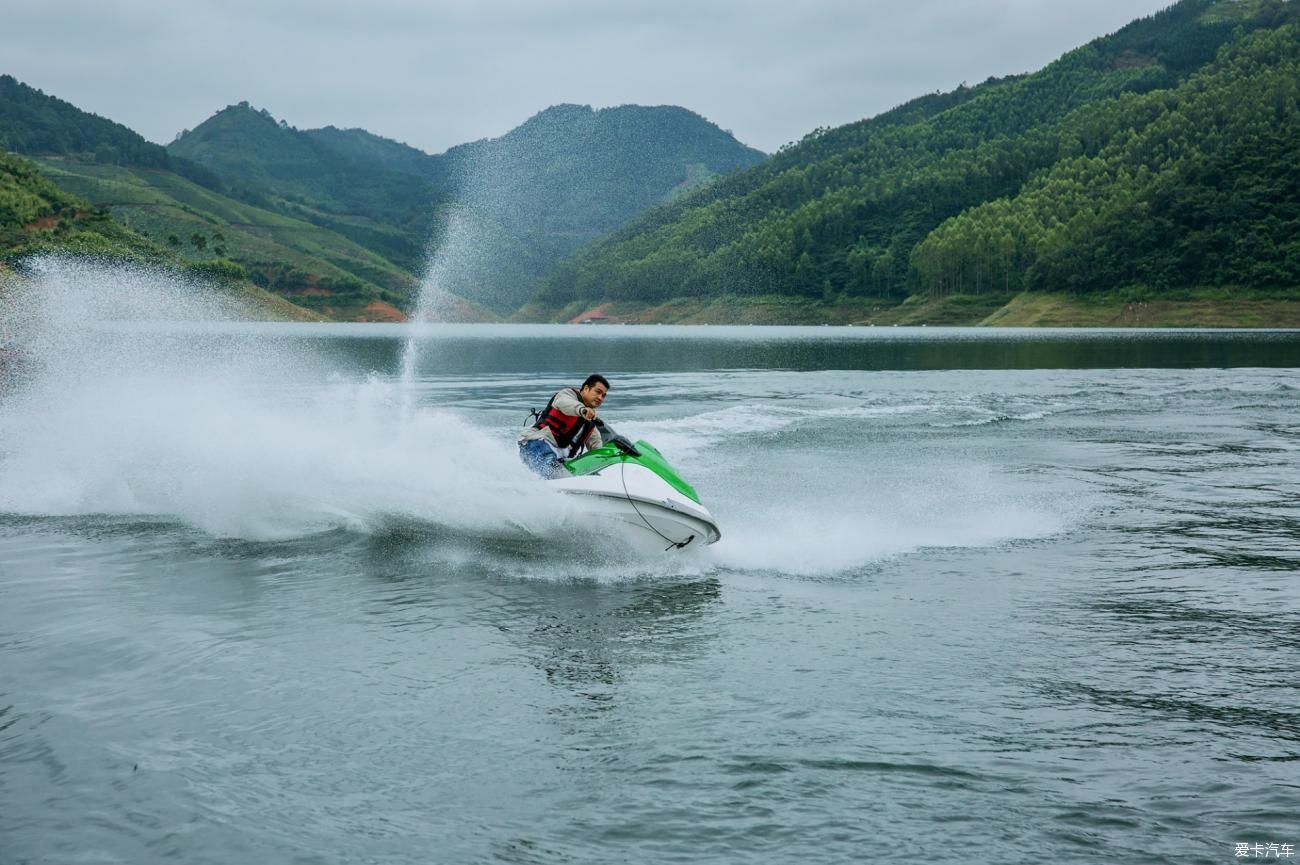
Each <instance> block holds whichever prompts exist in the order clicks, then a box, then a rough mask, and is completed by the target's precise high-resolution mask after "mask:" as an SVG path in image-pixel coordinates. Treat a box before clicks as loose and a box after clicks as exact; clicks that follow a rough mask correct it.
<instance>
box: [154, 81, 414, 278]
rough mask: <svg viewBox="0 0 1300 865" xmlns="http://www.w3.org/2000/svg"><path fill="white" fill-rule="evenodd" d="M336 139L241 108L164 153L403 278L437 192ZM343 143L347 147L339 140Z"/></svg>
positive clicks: (190, 133) (224, 112)
mask: <svg viewBox="0 0 1300 865" xmlns="http://www.w3.org/2000/svg"><path fill="white" fill-rule="evenodd" d="M338 140H340V137H339V136H335V135H329V134H325V135H310V134H307V133H304V132H300V131H299V130H297V129H294V128H293V127H291V126H289V125H288V124H286V123H284V122H283V121H277V120H276V119H275V118H274V117H272V116H271V114H270V113H269V112H267V111H265V110H257V109H255V108H252V107H251V106H249V104H248V103H247V102H241V103H240V104H238V105H232V106H229V107H227V108H224V109H222V110H221V111H218V112H217V113H216V114H214V115H213V116H212V117H209V118H208V119H207V120H205V121H203V123H202V124H200V125H199V126H198V127H196V128H195V129H193V130H192V131H186V132H183V133H182V134H181V135H179V136H178V137H177V139H176V140H175V141H173V142H172V143H171V144H169V145H168V146H167V150H168V152H169V153H170V154H172V155H173V156H178V157H182V158H185V159H188V160H191V161H193V162H197V163H199V164H200V165H203V166H204V167H206V168H209V169H211V170H212V171H214V172H216V173H217V174H218V175H220V176H222V177H228V178H231V179H232V180H234V181H237V182H238V183H240V184H241V186H243V187H246V188H252V189H256V190H259V191H260V192H261V193H262V194H263V195H264V196H265V198H264V199H262V200H261V201H258V202H254V203H259V204H265V205H267V206H269V207H271V208H272V209H275V210H279V211H280V212H282V213H285V214H287V215H290V216H294V217H297V218H299V219H303V220H306V221H308V222H311V223H313V224H315V225H319V226H321V227H324V228H328V229H330V230H331V231H333V232H336V233H338V234H341V235H343V236H344V237H347V238H349V239H351V240H353V241H355V242H356V243H359V244H361V245H363V246H365V247H366V248H368V249H370V250H373V251H374V252H376V253H378V254H380V255H382V256H384V257H385V258H386V259H388V260H389V261H391V262H393V263H394V264H396V265H398V266H399V267H401V268H402V269H403V270H405V271H407V272H408V273H416V272H418V271H419V269H420V268H421V267H422V266H423V263H424V262H423V260H424V249H425V244H426V243H427V241H428V236H429V231H430V226H431V225H432V220H433V216H434V213H433V207H432V203H433V202H434V201H435V200H436V199H437V198H438V197H440V195H439V193H438V191H436V190H434V189H433V188H432V185H431V183H430V182H429V181H428V180H427V179H426V178H425V177H424V176H422V175H413V174H408V173H404V172H400V171H395V170H392V169H389V168H387V167H386V166H385V165H384V164H383V163H381V162H373V161H371V160H369V159H366V158H363V156H362V155H361V154H360V153H358V149H357V148H354V147H345V148H344V149H343V150H335V149H333V148H332V147H330V146H329V145H330V143H332V142H336V141H338ZM343 140H349V139H343Z"/></svg>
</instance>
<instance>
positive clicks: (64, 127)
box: [0, 75, 222, 189]
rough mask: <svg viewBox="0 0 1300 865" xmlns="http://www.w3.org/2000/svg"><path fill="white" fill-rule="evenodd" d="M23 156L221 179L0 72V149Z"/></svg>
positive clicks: (212, 182)
mask: <svg viewBox="0 0 1300 865" xmlns="http://www.w3.org/2000/svg"><path fill="white" fill-rule="evenodd" d="M6 150H8V151H11V152H13V153H19V154H23V155H26V156H75V157H79V158H83V159H87V158H88V159H93V160H94V161H96V162H98V163H100V164H104V165H121V166H133V167H140V168H163V169H167V170H168V171H174V172H176V173H177V174H180V175H182V176H184V177H187V178H189V179H190V180H192V181H194V182H196V183H198V184H200V185H202V186H205V187H207V188H209V189H219V188H220V187H221V186H222V183H221V181H220V180H219V179H218V178H217V177H216V176H215V175H214V174H213V173H212V172H211V171H208V170H207V169H204V168H202V167H201V166H199V165H196V164H195V163H193V162H190V161H188V160H185V159H176V158H174V157H172V156H171V155H170V154H168V152H167V150H166V148H164V147H162V146H161V145H158V144H154V143H153V142H151V141H147V140H145V138H144V137H143V136H141V135H140V134H139V133H137V132H135V131H133V130H131V129H128V128H127V127H125V126H123V125H122V124H120V123H114V122H113V121H112V120H108V119H106V118H103V117H100V116H99V115H98V114H91V113H90V112H87V111H82V110H81V109H80V108H78V107H76V106H75V105H73V104H72V103H70V102H65V101H63V100H62V99H59V98H58V97H56V96H50V95H48V94H46V93H44V92H43V91H41V90H37V89H36V88H34V87H30V86H28V85H26V84H24V83H22V82H21V81H18V80H17V79H15V78H14V77H13V76H12V75H0V152H3V151H6Z"/></svg>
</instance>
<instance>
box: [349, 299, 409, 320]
mask: <svg viewBox="0 0 1300 865" xmlns="http://www.w3.org/2000/svg"><path fill="white" fill-rule="evenodd" d="M356 320H357V321H386V322H403V321H407V318H406V314H405V313H404V312H402V311H401V310H400V309H398V308H397V307H395V306H393V305H392V304H391V303H384V302H383V301H382V300H372V301H371V302H370V303H368V304H366V306H365V308H364V309H362V310H361V312H360V313H358V314H357V318H356Z"/></svg>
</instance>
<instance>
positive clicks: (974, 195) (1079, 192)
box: [537, 0, 1300, 315]
mask: <svg viewBox="0 0 1300 865" xmlns="http://www.w3.org/2000/svg"><path fill="white" fill-rule="evenodd" d="M1298 8H1300V4H1297V3H1295V2H1281V0H1183V2H1180V3H1178V4H1177V5H1175V6H1172V7H1170V8H1169V9H1167V10H1165V11H1163V12H1161V13H1159V14H1157V15H1154V16H1151V17H1149V18H1144V19H1141V20H1138V21H1135V22H1133V23H1132V24H1130V25H1128V26H1127V27H1125V28H1123V29H1122V30H1120V31H1118V32H1117V33H1115V34H1112V35H1111V36H1108V37H1105V38H1101V39H1097V40H1095V41H1093V42H1091V43H1089V44H1088V45H1085V46H1083V47H1082V48H1079V49H1077V50H1075V51H1071V52H1069V53H1068V54H1066V55H1065V56H1063V57H1062V58H1061V59H1060V60H1058V61H1056V62H1055V63H1053V64H1051V65H1049V66H1048V67H1046V68H1044V69H1043V70H1041V71H1039V72H1036V73H1033V74H1030V75H1024V76H1016V77H1012V78H1007V79H1000V80H995V79H990V80H989V81H986V82H984V83H983V84H980V85H978V86H976V87H972V88H966V87H962V88H959V89H958V90H956V91H954V92H952V93H948V94H936V95H931V96H927V97H923V98H921V99H918V100H915V101H913V102H910V103H908V104H906V105H903V106H900V107H899V108H897V109H894V110H893V111H890V112H887V113H885V114H882V115H880V116H878V117H876V118H873V119H870V120H865V121H861V122H859V123H854V124H850V125H847V126H844V127H840V128H837V129H829V130H817V131H815V132H813V133H811V134H810V135H808V136H807V137H805V138H804V139H803V140H802V141H801V142H799V143H798V144H796V145H793V146H790V147H788V148H785V149H783V150H782V151H781V152H779V153H778V154H777V155H776V156H775V157H773V158H772V159H771V160H770V161H768V162H767V163H765V164H763V165H761V166H759V167H757V168H754V169H751V170H749V171H746V172H742V173H740V174H737V175H734V176H732V177H730V178H727V179H725V180H722V181H720V182H718V183H716V184H713V185H711V186H709V187H707V188H705V189H703V190H701V191H698V192H696V193H694V194H690V195H687V196H684V197H682V198H681V199H678V200H677V201H675V202H673V203H671V204H669V205H667V206H664V207H660V208H656V209H654V210H651V211H650V212H649V213H647V214H646V215H644V216H642V217H641V218H640V219H638V220H635V221H634V222H632V223H631V224H629V225H627V226H625V227H623V228H621V229H619V230H618V231H616V232H614V233H613V234H611V235H609V236H608V237H606V238H604V239H602V240H599V241H597V242H596V243H594V244H592V245H590V246H589V247H587V248H586V249H585V250H583V251H582V252H581V253H580V254H579V255H577V256H575V257H573V258H572V259H570V260H569V261H567V262H566V263H565V264H563V265H562V266H561V267H560V268H559V269H558V271H557V272H556V273H555V275H554V276H552V277H551V278H550V279H549V281H548V282H547V283H546V285H545V286H544V288H543V289H542V291H541V292H539V294H538V296H537V304H538V307H540V308H541V310H543V312H544V310H546V309H549V310H551V311H552V312H551V314H555V315H558V314H560V312H559V311H560V310H562V309H567V311H568V313H572V312H573V310H575V309H577V308H580V307H583V306H588V305H594V304H596V303H599V302H603V301H638V302H643V303H658V302H663V301H666V300H669V299H683V298H685V299H691V298H694V299H717V298H720V297H727V296H732V297H736V296H740V297H744V296H750V297H753V296H760V295H762V296H777V297H785V298H791V299H805V300H810V301H811V300H815V301H817V302H841V301H845V300H852V299H854V298H878V299H880V300H881V302H885V303H897V302H898V301H899V300H901V299H903V298H904V297H907V296H909V295H911V296H933V297H937V296H941V295H945V294H952V293H960V294H967V293H977V292H982V293H997V294H1002V295H1008V296H1009V295H1011V294H1013V293H1015V292H1016V291H1018V290H1020V289H1061V290H1066V289H1068V290H1071V291H1075V292H1082V291H1089V292H1095V291H1102V290H1107V289H1113V288H1122V287H1126V286H1127V287H1129V288H1130V289H1132V290H1135V291H1151V290H1154V291H1165V290H1173V289H1190V288H1203V287H1206V286H1232V285H1249V286H1256V287H1265V288H1272V287H1277V286H1288V287H1290V288H1294V287H1295V286H1296V285H1297V284H1300V246H1297V243H1300V240H1298V239H1300V230H1298V229H1300V222H1298V221H1297V220H1300V213H1298V212H1297V209H1296V202H1297V197H1296V192H1295V189H1296V187H1295V183H1296V180H1295V173H1294V166H1295V165H1296V164H1298V163H1297V158H1296V157H1297V155H1298V154H1297V153H1296V150H1295V147H1296V142H1297V141H1300V134H1298V133H1300V130H1297V128H1296V126H1295V124H1296V114H1297V110H1298V109H1297V104H1296V96H1295V94H1296V90H1295V82H1296V80H1297V78H1298V76H1297V71H1298V70H1297V67H1296V66H1295V60H1294V57H1295V55H1296V53H1297V48H1298V47H1300V32H1297V26H1296V25H1295V24H1294V23H1291V22H1294V21H1295V20H1296V19H1297V18H1300V15H1298V14H1297V9H1298ZM1207 244H1208V245H1207Z"/></svg>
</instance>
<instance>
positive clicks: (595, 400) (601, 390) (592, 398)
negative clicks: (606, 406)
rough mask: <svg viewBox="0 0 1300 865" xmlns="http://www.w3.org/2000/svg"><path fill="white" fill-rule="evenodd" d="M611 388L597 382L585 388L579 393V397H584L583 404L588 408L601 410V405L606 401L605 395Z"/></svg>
mask: <svg viewBox="0 0 1300 865" xmlns="http://www.w3.org/2000/svg"><path fill="white" fill-rule="evenodd" d="M608 392H609V388H607V387H605V386H604V385H603V384H601V383H600V382H595V383H593V384H592V385H590V386H589V387H584V388H583V389H582V390H580V391H578V396H580V397H582V404H583V405H585V406H586V407H587V408H600V404H601V403H603V402H604V401H605V394H606V393H608Z"/></svg>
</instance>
